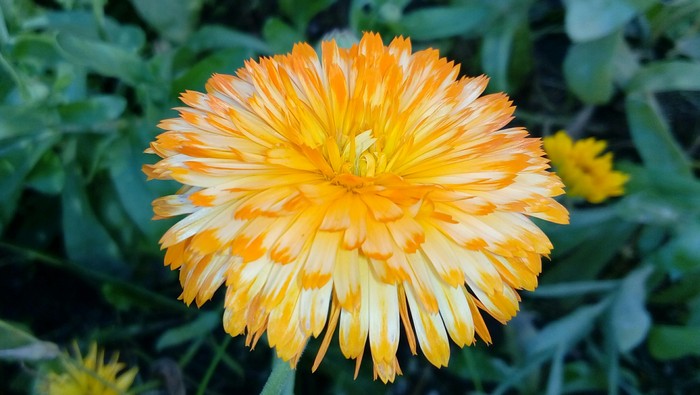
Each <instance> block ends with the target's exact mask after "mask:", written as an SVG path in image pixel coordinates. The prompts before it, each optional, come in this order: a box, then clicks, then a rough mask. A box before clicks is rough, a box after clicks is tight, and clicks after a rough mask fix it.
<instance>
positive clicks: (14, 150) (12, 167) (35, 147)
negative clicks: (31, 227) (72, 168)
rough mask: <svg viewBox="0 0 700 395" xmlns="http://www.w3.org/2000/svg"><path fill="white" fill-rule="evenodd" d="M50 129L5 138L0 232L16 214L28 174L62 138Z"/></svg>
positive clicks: (0, 149)
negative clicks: (18, 200)
mask: <svg viewBox="0 0 700 395" xmlns="http://www.w3.org/2000/svg"><path fill="white" fill-rule="evenodd" d="M58 139H59V136H58V135H56V134H55V133H52V132H49V131H41V130H39V131H36V133H35V134H33V135H29V136H21V137H16V138H11V139H4V140H2V145H1V146H0V233H2V231H3V229H4V227H5V225H7V224H8V223H9V222H10V220H12V217H13V216H14V212H15V207H16V204H17V199H18V198H19V197H20V194H21V193H22V187H23V184H22V183H23V181H24V178H25V177H26V176H27V174H29V172H30V171H31V170H32V169H33V168H34V166H35V165H36V163H37V162H38V161H39V159H40V158H41V157H42V156H43V155H44V152H46V150H48V149H49V148H50V147H51V146H53V145H54V144H55V143H56V141H58Z"/></svg>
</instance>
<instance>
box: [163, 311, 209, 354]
mask: <svg viewBox="0 0 700 395" xmlns="http://www.w3.org/2000/svg"><path fill="white" fill-rule="evenodd" d="M219 325H221V313H220V312H217V311H208V312H206V313H202V314H200V315H199V316H198V317H197V319H195V320H194V321H192V322H190V323H187V324H185V325H182V326H178V327H175V328H172V329H168V330H167V331H165V332H164V333H163V334H162V335H161V336H160V337H159V338H158V340H156V350H158V351H163V350H164V349H166V348H169V347H173V346H178V345H180V344H183V343H185V342H188V341H190V340H194V339H197V338H201V337H203V336H205V335H207V334H209V333H211V332H212V331H213V330H214V328H216V327H218V326H219Z"/></svg>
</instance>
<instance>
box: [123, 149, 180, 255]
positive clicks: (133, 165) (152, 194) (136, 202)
mask: <svg viewBox="0 0 700 395" xmlns="http://www.w3.org/2000/svg"><path fill="white" fill-rule="evenodd" d="M144 162H145V155H144V154H142V153H138V152H136V151H135V150H134V149H133V147H131V146H130V145H129V143H128V140H126V139H122V140H121V141H118V142H117V143H116V144H115V146H114V147H113V151H112V157H111V161H110V163H111V166H110V168H109V174H110V177H111V179H112V183H113V184H114V188H115V189H116V191H117V195H118V197H119V200H120V202H121V204H122V205H123V206H124V209H125V211H126V212H127V214H128V215H129V218H130V219H131V220H132V221H133V222H134V223H135V224H136V226H137V227H138V228H139V230H140V231H141V232H143V234H145V235H146V236H148V238H149V239H151V240H152V241H153V242H156V241H157V240H158V237H159V235H160V234H162V232H163V231H164V230H165V229H163V226H162V225H167V224H165V223H162V222H155V221H153V220H151V218H152V217H153V211H152V208H151V202H152V201H153V200H154V199H156V198H158V197H159V194H158V193H157V192H156V191H154V190H152V189H151V188H150V187H149V186H150V185H151V184H147V183H146V177H145V176H144V174H143V172H142V171H141V164H142V163H144Z"/></svg>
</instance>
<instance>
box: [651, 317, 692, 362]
mask: <svg viewBox="0 0 700 395" xmlns="http://www.w3.org/2000/svg"><path fill="white" fill-rule="evenodd" d="M649 351H651V355H653V356H654V358H656V359H660V360H670V359H678V358H683V357H685V356H700V326H671V325H655V326H654V327H653V328H651V331H650V332H649Z"/></svg>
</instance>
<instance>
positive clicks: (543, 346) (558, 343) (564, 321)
mask: <svg viewBox="0 0 700 395" xmlns="http://www.w3.org/2000/svg"><path fill="white" fill-rule="evenodd" d="M607 305H608V302H607V301H603V302H601V303H598V304H596V305H593V306H584V307H579V308H578V309H577V310H576V311H574V312H573V313H571V314H569V315H567V316H565V317H563V318H560V319H558V320H556V321H552V322H550V323H549V324H547V326H545V327H544V328H542V330H541V331H539V333H537V335H536V336H535V337H534V338H532V339H531V340H530V341H529V344H528V350H527V351H528V355H530V356H535V355H537V354H540V353H548V354H551V353H554V352H555V351H556V350H557V349H559V347H564V349H567V350H568V349H570V348H571V347H573V346H574V345H575V344H576V343H578V342H579V341H580V340H581V339H582V338H584V337H585V336H586V335H588V333H589V332H590V331H591V330H592V329H593V323H594V322H595V320H596V319H597V318H598V316H599V315H600V314H601V313H602V312H603V310H604V309H605V308H606V307H607Z"/></svg>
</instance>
